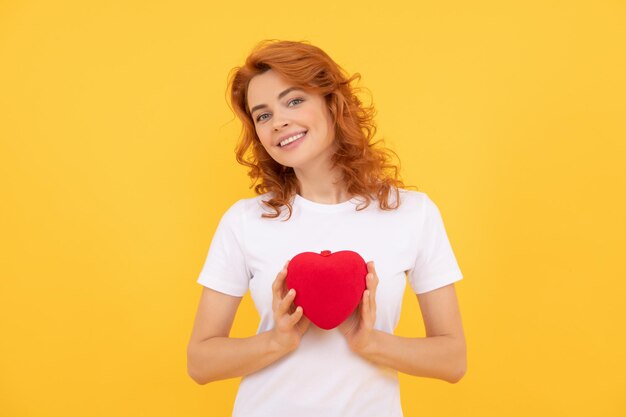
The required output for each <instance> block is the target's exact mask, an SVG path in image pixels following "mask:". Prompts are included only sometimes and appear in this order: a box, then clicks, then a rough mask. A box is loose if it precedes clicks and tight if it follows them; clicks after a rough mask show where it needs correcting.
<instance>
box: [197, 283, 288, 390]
mask: <svg viewBox="0 0 626 417" xmlns="http://www.w3.org/2000/svg"><path fill="white" fill-rule="evenodd" d="M241 298H242V297H234V296H231V295H227V294H223V293H220V292H218V291H215V290H212V289H210V288H208V287H204V288H203V291H202V297H201V299H200V305H199V306H198V311H197V314H196V319H195V324H194V328H193V331H192V335H191V340H190V341H189V345H188V347H187V372H188V373H189V376H190V377H191V378H192V379H193V380H194V381H195V382H197V383H198V384H201V385H204V384H206V383H208V382H212V381H217V380H221V379H227V378H235V377H239V376H243V375H248V374H250V373H253V372H256V371H258V370H260V369H262V368H264V367H266V366H268V365H269V364H271V363H273V362H275V361H276V360H278V359H280V358H281V357H283V356H285V355H286V354H288V353H289V352H290V351H289V350H288V349H285V348H283V347H281V345H279V344H277V343H274V339H273V337H272V333H271V331H267V332H263V333H260V334H257V335H255V336H252V337H247V338H242V339H237V338H230V337H228V335H229V334H230V329H231V328H232V324H233V321H234V318H235V313H236V312H237V308H238V307H239V303H240V302H241Z"/></svg>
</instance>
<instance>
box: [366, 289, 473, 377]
mask: <svg viewBox="0 0 626 417" xmlns="http://www.w3.org/2000/svg"><path fill="white" fill-rule="evenodd" d="M417 299H418V302H419V305H420V309H421V311H422V316H423V318H424V324H425V329H426V336H427V337H416V338H407V337H400V336H396V335H393V334H389V333H386V332H381V331H379V330H376V329H372V333H371V337H370V340H369V343H368V344H367V345H365V346H363V347H361V348H360V349H359V350H358V351H356V352H357V353H358V354H359V355H361V356H362V357H364V358H365V359H367V360H369V361H371V362H373V363H376V364H378V365H382V366H387V367H390V368H393V369H396V370H398V371H400V372H403V373H407V374H410V375H415V376H423V377H429V378H437V379H442V380H444V381H447V382H450V383H456V382H458V381H459V380H460V379H461V378H462V377H463V375H465V372H466V370H467V354H466V346H465V336H464V334H463V326H462V323H461V315H460V312H459V306H458V302H457V298H456V291H455V288H454V284H450V285H446V286H444V287H441V288H438V289H435V290H433V291H429V292H426V293H422V294H417Z"/></svg>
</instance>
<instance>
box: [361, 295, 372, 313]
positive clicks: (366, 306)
mask: <svg viewBox="0 0 626 417" xmlns="http://www.w3.org/2000/svg"><path fill="white" fill-rule="evenodd" d="M369 299H370V292H369V290H365V292H363V308H362V310H361V317H362V318H363V320H368V319H369V314H370V303H369Z"/></svg>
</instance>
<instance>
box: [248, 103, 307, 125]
mask: <svg viewBox="0 0 626 417" xmlns="http://www.w3.org/2000/svg"><path fill="white" fill-rule="evenodd" d="M294 101H296V102H298V103H296V104H300V102H303V101H304V99H302V98H300V97H298V98H294V99H293V100H289V102H288V103H287V105H290V104H291V103H293V102H294ZM263 116H268V113H263V114H260V115H259V116H258V117H257V118H256V121H257V122H261V121H263V120H267V119H261V118H262V117H263Z"/></svg>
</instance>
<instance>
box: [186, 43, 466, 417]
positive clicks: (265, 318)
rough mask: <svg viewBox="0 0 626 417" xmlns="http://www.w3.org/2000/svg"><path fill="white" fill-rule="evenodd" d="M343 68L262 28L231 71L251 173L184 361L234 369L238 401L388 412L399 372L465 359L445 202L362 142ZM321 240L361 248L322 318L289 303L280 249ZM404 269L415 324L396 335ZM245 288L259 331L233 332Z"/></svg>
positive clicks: (314, 412) (223, 237)
mask: <svg viewBox="0 0 626 417" xmlns="http://www.w3.org/2000/svg"><path fill="white" fill-rule="evenodd" d="M345 74H346V73H345V71H344V70H343V69H342V68H341V67H339V66H338V65H337V64H336V63H335V62H334V61H333V60H332V59H331V58H330V57H329V56H328V55H327V54H326V53H325V52H323V51H322V50H320V49H319V48H317V47H315V46H313V45H310V44H309V43H308V42H289V41H276V40H270V41H265V42H261V43H260V44H259V45H257V46H256V47H255V48H254V50H253V51H252V53H251V54H250V55H249V56H248V58H247V60H246V62H245V64H244V65H243V66H242V67H236V68H235V69H234V72H233V73H232V74H231V77H230V79H229V88H230V98H231V102H232V104H233V107H234V111H235V113H236V114H237V116H238V117H239V119H240V120H241V121H242V123H243V130H242V136H241V140H240V142H239V144H238V146H237V149H236V158H237V161H238V162H240V163H242V164H244V165H245V166H247V167H249V175H250V177H251V178H252V179H253V180H254V182H256V181H260V183H259V184H258V185H257V186H256V187H255V191H256V194H257V196H256V197H253V198H246V199H240V200H238V201H237V202H235V203H234V204H233V205H232V206H231V207H230V208H229V209H228V210H227V211H226V212H225V214H224V215H223V216H222V218H221V220H220V222H219V224H218V226H217V229H216V231H215V235H214V236H213V240H212V242H211V245H210V248H209V252H208V255H207V258H206V260H205V263H204V266H203V269H202V271H201V273H200V276H199V278H198V282H199V283H200V284H202V285H203V291H202V296H201V299H200V304H199V307H198V311H197V315H196V319H195V324H194V328H193V332H192V335H191V340H190V341H189V345H188V352H187V360H188V372H189V375H190V376H191V377H192V378H193V380H194V381H196V382H197V383H199V384H206V383H208V382H211V381H216V380H221V379H226V378H234V377H243V378H242V380H241V383H240V386H239V390H238V392H237V397H236V400H235V405H234V411H233V416H246V417H256V416H259V417H260V416H272V417H283V416H285V417H286V416H290V417H292V416H296V417H308V416H316V417H317V416H324V417H334V416H337V417H339V416H341V417H351V416H355V417H356V416H358V417H370V416H371V417H380V416H392V417H398V416H402V415H403V413H402V409H401V405H400V393H399V386H398V377H397V372H398V371H399V372H404V373H407V374H410V375H415V376H422V377H430V378H439V379H442V380H445V381H448V382H451V383H454V382H457V381H459V380H460V379H461V378H462V376H463V375H464V374H465V371H466V348H465V338H464V333H463V328H462V323H461V316H460V312H459V307H458V303H457V298H456V293H455V288H454V282H456V281H458V280H460V279H462V274H461V271H460V269H459V266H458V264H457V261H456V258H455V256H454V253H453V251H452V248H451V245H450V243H449V240H448V238H447V235H446V231H445V228H444V224H443V221H442V218H441V215H440V212H439V210H438V208H437V206H436V205H435V203H434V202H433V201H432V200H431V199H430V198H429V197H428V196H427V194H425V193H423V192H419V191H409V190H407V189H405V187H404V185H403V183H402V181H401V180H399V179H398V175H397V174H398V169H397V168H396V167H395V166H394V165H392V164H390V163H389V162H388V160H389V154H388V152H390V150H388V149H385V148H384V147H375V146H374V145H375V144H376V143H379V142H380V141H379V142H376V143H371V140H372V137H373V135H374V134H375V131H376V128H375V124H374V121H373V116H374V112H375V111H374V108H373V106H369V107H368V106H364V105H363V104H362V103H361V101H360V100H359V99H358V98H357V96H356V94H355V91H356V88H355V87H354V86H352V85H351V83H352V82H353V81H354V80H356V79H360V75H359V74H358V73H356V74H354V75H353V76H352V77H348V76H346V75H345ZM247 152H248V153H249V155H248V156H247V158H246V157H245V155H246V153H247ZM389 170H390V171H393V173H394V175H390V174H389V173H388V172H387V171H389ZM323 250H330V251H331V253H332V252H337V251H340V250H352V251H355V252H357V253H359V254H360V255H361V256H362V257H363V259H365V260H367V261H368V262H367V270H368V274H367V277H366V290H365V291H364V293H363V298H362V300H361V301H360V303H359V306H358V308H357V309H356V310H355V311H354V313H353V314H352V315H351V316H350V317H349V318H348V319H346V321H344V322H343V323H342V324H341V325H339V326H338V327H336V328H334V329H331V330H323V329H321V328H319V327H317V326H315V325H314V324H312V323H311V322H310V320H309V319H308V318H307V317H306V311H302V308H301V307H298V308H295V305H294V303H293V300H294V298H295V294H294V293H293V292H287V291H286V285H285V277H286V276H287V271H288V268H289V265H288V261H289V259H291V258H293V257H294V256H295V255H297V254H299V253H301V252H317V253H320V252H321V251H323ZM407 278H408V281H409V284H410V285H411V288H412V290H413V292H414V293H415V294H416V296H417V300H418V302H419V306H420V309H421V312H422V317H423V319H424V324H425V330H426V335H427V336H426V337H423V338H407V337H400V336H395V335H394V334H393V330H394V328H395V327H396V324H397V322H398V319H399V316H400V309H401V304H402V298H403V294H404V290H405V286H406V280H407ZM248 290H249V291H250V293H251V296H252V298H253V300H254V303H255V306H256V308H257V310H258V312H259V315H260V319H261V320H260V324H259V327H258V330H257V333H256V335H254V336H251V337H247V338H230V337H229V333H230V329H231V326H232V323H233V320H234V317H235V313H236V311H237V308H238V306H239V303H240V301H241V298H242V297H243V296H244V294H245V293H246V292H247V291H248Z"/></svg>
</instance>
